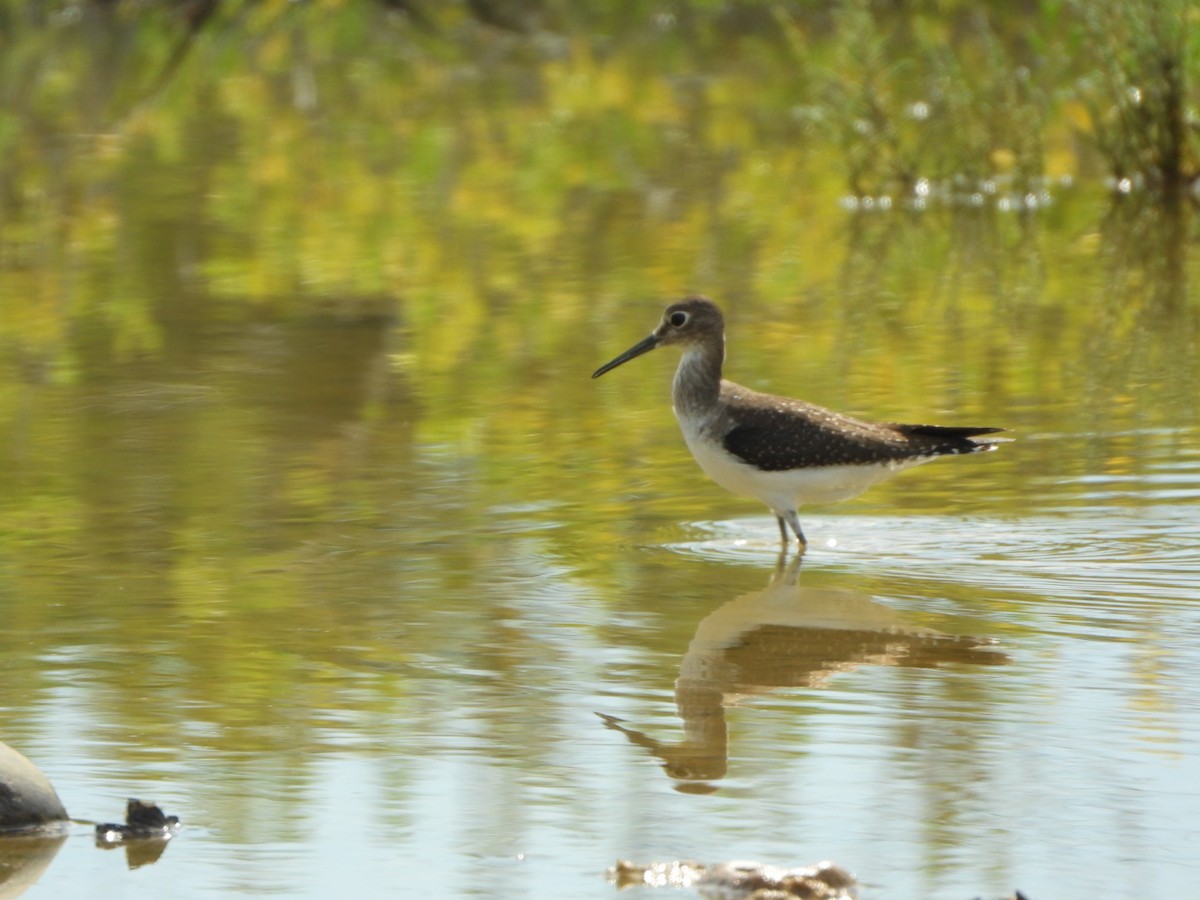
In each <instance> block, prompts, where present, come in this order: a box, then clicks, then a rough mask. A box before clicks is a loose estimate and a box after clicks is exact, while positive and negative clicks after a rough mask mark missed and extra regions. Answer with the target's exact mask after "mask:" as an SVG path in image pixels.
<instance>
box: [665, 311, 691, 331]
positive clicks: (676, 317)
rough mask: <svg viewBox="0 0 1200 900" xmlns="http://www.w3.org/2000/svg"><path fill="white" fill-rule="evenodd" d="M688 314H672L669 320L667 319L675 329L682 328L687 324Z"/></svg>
mask: <svg viewBox="0 0 1200 900" xmlns="http://www.w3.org/2000/svg"><path fill="white" fill-rule="evenodd" d="M687 320H688V314H687V313H685V312H673V313H671V316H670V318H668V319H667V321H668V322H670V323H671V325H672V326H674V327H675V328H682V327H683V326H684V325H686V324H687Z"/></svg>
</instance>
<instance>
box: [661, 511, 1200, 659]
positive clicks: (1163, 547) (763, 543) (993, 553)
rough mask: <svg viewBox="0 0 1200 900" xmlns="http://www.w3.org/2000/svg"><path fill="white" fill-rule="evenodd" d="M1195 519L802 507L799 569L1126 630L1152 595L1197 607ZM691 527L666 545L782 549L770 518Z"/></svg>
mask: <svg viewBox="0 0 1200 900" xmlns="http://www.w3.org/2000/svg"><path fill="white" fill-rule="evenodd" d="M1198 522H1200V515H1198V514H1197V510H1196V508H1195V507H1191V506H1165V505H1163V506H1153V507H1137V508H1130V509H1120V508H1118V509H1113V508H1105V509H1078V508H1077V509H1072V510H1070V511H1064V512H1063V513H1061V514H1048V515H1040V516H1030V517H1025V518H1020V519H987V520H980V519H963V518H957V517H949V516H840V517H838V516H806V517H805V532H806V534H807V535H808V538H809V551H808V553H807V554H806V558H805V568H806V569H811V568H814V567H817V566H821V567H838V568H844V567H847V566H849V567H851V568H853V569H854V570H857V571H861V572H862V573H863V574H869V575H870V576H872V577H873V578H879V577H881V576H882V577H883V578H885V579H886V578H890V579H894V580H895V581H896V582H897V583H904V584H905V585H908V586H911V585H913V584H914V583H918V582H919V583H922V584H924V585H927V586H929V587H931V588H933V586H935V585H937V584H946V583H955V584H959V585H971V586H972V587H983V588H988V589H990V590H993V591H996V592H1000V593H1002V594H1004V595H1006V597H1008V598H1015V599H1019V598H1026V599H1029V600H1034V599H1036V600H1038V601H1040V602H1042V611H1043V612H1046V613H1051V612H1052V610H1054V609H1057V610H1058V613H1059V615H1060V616H1061V617H1062V618H1064V619H1066V618H1071V619H1073V620H1074V619H1077V617H1082V618H1083V619H1085V620H1087V623H1088V627H1087V628H1085V629H1082V630H1085V631H1088V632H1092V633H1097V632H1098V633H1099V634H1104V635H1105V636H1108V637H1122V636H1124V635H1125V634H1128V633H1129V631H1128V628H1127V626H1128V624H1129V623H1130V622H1131V621H1132V620H1135V619H1140V618H1141V617H1144V616H1145V614H1146V611H1147V604H1156V603H1157V604H1161V603H1166V604H1169V605H1172V604H1182V605H1184V606H1185V608H1187V609H1194V610H1195V611H1196V612H1197V614H1200V553H1197V552H1196V548H1197V546H1198V545H1200V524H1198ZM692 527H693V528H694V529H695V530H697V531H698V532H700V535H701V536H700V537H699V538H698V539H696V540H692V541H686V542H681V543H676V544H672V545H670V546H671V549H673V550H675V551H677V552H681V553H685V554H689V555H695V556H701V557H705V558H709V559H725V560H729V561H736V562H746V563H751V562H753V563H756V564H761V563H763V562H764V561H766V560H769V559H770V560H773V559H774V558H775V557H776V556H777V554H778V550H779V543H778V537H777V532H776V531H775V528H774V523H773V522H772V521H771V520H770V519H769V518H767V519H766V520H765V521H764V520H760V519H750V520H732V521H724V522H708V523H697V524H695V525H693V526H692ZM934 589H935V590H936V588H934ZM1188 620H1190V617H1189V619H1188ZM1180 625H1181V627H1182V626H1184V625H1185V622H1181V623H1180ZM1068 627H1069V629H1070V630H1072V631H1074V630H1077V628H1078V623H1077V622H1076V624H1074V625H1071V626H1068Z"/></svg>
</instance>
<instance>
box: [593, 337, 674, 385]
mask: <svg viewBox="0 0 1200 900" xmlns="http://www.w3.org/2000/svg"><path fill="white" fill-rule="evenodd" d="M657 346H658V335H655V334H652V335H650V336H649V337H647V338H646V339H645V340H641V341H638V342H637V343H636V344H634V345H633V346H632V347H630V348H629V349H628V350H626V351H625V352H624V353H622V354H621V355H620V356H618V357H617V358H616V359H614V360H612V361H611V362H606V363H605V364H604V365H602V366H601V367H600V368H598V369H597V370H596V371H595V372H593V373H592V377H593V378H599V377H600V376H601V375H603V374H604V373H605V372H610V371H612V370H613V369H615V368H616V367H617V366H619V365H621V364H622V363H627V362H629V361H630V360H631V359H634V358H635V357H638V356H641V355H642V354H643V353H649V352H650V351H651V350H653V349H654V348H655V347H657Z"/></svg>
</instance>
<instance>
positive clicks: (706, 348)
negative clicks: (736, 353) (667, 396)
mask: <svg viewBox="0 0 1200 900" xmlns="http://www.w3.org/2000/svg"><path fill="white" fill-rule="evenodd" d="M724 361H725V339H724V338H722V339H721V340H720V341H714V342H713V343H708V344H702V345H700V346H696V347H689V348H688V349H687V350H685V351H684V353H683V356H682V358H681V359H680V360H679V368H678V369H676V370H675V381H674V383H673V384H672V385H671V400H672V404H673V405H674V407H675V415H677V416H679V417H680V418H685V417H695V416H703V415H705V414H706V413H709V412H711V411H712V410H713V409H714V408H715V407H716V406H717V402H718V400H719V398H720V396H721V365H722V363H723V362H724Z"/></svg>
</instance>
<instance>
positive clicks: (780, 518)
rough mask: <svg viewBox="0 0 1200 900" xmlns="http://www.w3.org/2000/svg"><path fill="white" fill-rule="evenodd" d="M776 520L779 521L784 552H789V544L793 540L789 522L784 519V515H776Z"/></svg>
mask: <svg viewBox="0 0 1200 900" xmlns="http://www.w3.org/2000/svg"><path fill="white" fill-rule="evenodd" d="M775 521H776V522H778V523H779V537H780V539H781V540H782V541H783V552H784V553H787V546H788V544H790V543H791V541H792V539H791V537H790V536H789V535H788V530H787V522H786V521H784V518H783V516H776V517H775Z"/></svg>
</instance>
